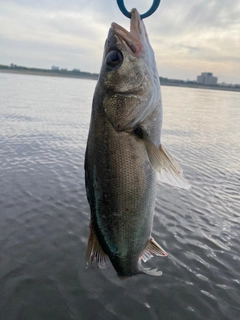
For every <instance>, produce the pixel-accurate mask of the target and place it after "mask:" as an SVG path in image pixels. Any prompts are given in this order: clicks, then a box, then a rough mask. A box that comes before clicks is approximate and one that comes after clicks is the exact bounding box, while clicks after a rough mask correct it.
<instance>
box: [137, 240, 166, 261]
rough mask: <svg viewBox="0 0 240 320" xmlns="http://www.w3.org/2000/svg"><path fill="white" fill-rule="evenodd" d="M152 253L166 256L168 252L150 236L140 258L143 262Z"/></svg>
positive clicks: (151, 255)
mask: <svg viewBox="0 0 240 320" xmlns="http://www.w3.org/2000/svg"><path fill="white" fill-rule="evenodd" d="M153 255H156V256H161V257H166V256H167V255H168V254H167V252H166V251H165V250H164V249H163V248H162V247H161V246H160V245H159V244H158V243H157V242H156V241H155V240H154V239H153V238H151V239H150V240H149V241H148V244H147V246H146V248H145V249H144V251H143V253H142V254H141V256H140V258H141V260H142V261H143V262H147V261H148V260H150V259H151V258H152V257H153Z"/></svg>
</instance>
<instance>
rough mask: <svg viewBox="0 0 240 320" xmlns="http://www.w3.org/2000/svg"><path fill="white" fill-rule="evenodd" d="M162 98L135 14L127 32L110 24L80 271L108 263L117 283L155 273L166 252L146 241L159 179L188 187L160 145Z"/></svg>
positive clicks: (90, 154) (89, 149) (88, 158)
mask: <svg viewBox="0 0 240 320" xmlns="http://www.w3.org/2000/svg"><path fill="white" fill-rule="evenodd" d="M161 127H162V99H161V91H160V81H159V75H158V72H157V66H156V61H155V58H154V52H153V49H152V47H151V45H150V42H149V38H148V35H147V32H146V28H145V26H144V22H143V21H142V19H141V18H140V15H139V13H138V11H137V9H132V10H131V20H130V31H127V30H126V29H124V28H123V27H122V26H120V25H118V24H117V23H112V24H111V28H110V30H109V33H108V37H107V39H106V42H105V47H104V53H103V60H102V66H101V70H100V74H99V78H98V81H97V84H96V88H95V92H94V96H93V102H92V113H91V121H90V126H89V133H88V139H87V146H86V152H85V165H84V168H85V185H86V194H87V199H88V202H89V206H90V211H91V217H90V225H89V231H90V233H89V239H88V246H87V250H86V267H91V266H93V265H94V264H96V265H97V266H98V267H99V268H101V269H104V268H106V266H107V265H108V261H109V260H110V262H111V264H112V266H113V267H114V269H115V271H116V273H117V275H118V277H119V278H123V279H124V278H127V277H131V276H134V275H137V274H147V275H151V276H160V275H161V274H162V271H160V270H158V268H156V269H150V268H146V267H144V266H143V265H142V262H146V261H148V260H149V259H151V258H152V257H153V256H162V257H166V256H167V252H166V251H165V250H164V249H163V248H162V247H161V246H160V245H159V244H158V243H157V242H156V241H155V239H154V238H153V237H152V235H151V233H152V227H153V218H154V211H155V199H156V185H157V179H159V180H160V181H161V182H165V183H168V184H170V185H173V186H178V187H181V188H185V189H189V188H190V184H189V183H188V181H186V180H185V179H184V177H183V172H182V169H181V167H180V165H178V163H177V162H176V160H175V159H174V157H173V156H172V155H171V154H170V153H169V152H168V151H167V150H166V149H165V147H163V145H162V144H161V140H160V137H161Z"/></svg>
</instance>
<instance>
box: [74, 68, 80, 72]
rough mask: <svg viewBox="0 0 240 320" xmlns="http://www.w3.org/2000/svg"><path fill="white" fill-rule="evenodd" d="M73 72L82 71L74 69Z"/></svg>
mask: <svg viewBox="0 0 240 320" xmlns="http://www.w3.org/2000/svg"><path fill="white" fill-rule="evenodd" d="M72 71H73V72H80V70H79V69H76V68H75V69H73V70H72Z"/></svg>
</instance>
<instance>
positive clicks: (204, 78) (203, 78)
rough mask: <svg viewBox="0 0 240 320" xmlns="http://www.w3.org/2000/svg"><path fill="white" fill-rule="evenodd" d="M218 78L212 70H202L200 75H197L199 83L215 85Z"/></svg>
mask: <svg viewBox="0 0 240 320" xmlns="http://www.w3.org/2000/svg"><path fill="white" fill-rule="evenodd" d="M217 81H218V78H217V77H213V74H212V73H211V72H202V73H201V75H200V76H197V83H201V84H206V85H210V86H211V85H215V84H217Z"/></svg>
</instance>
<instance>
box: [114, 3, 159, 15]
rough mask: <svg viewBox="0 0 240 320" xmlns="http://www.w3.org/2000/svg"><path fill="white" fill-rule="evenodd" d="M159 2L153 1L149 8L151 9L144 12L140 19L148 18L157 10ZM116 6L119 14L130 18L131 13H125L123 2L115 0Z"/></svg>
mask: <svg viewBox="0 0 240 320" xmlns="http://www.w3.org/2000/svg"><path fill="white" fill-rule="evenodd" d="M160 2H161V0H153V4H152V6H151V8H150V9H149V10H148V11H147V12H145V13H144V14H141V15H140V17H141V19H145V18H147V17H149V16H151V15H152V14H153V13H154V12H155V11H156V10H157V8H158V6H159V4H160ZM117 4H118V7H119V9H120V10H121V12H122V13H123V14H124V15H125V16H126V17H127V18H129V19H130V18H131V13H130V12H129V11H127V9H126V7H125V5H124V2H123V0H117Z"/></svg>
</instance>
